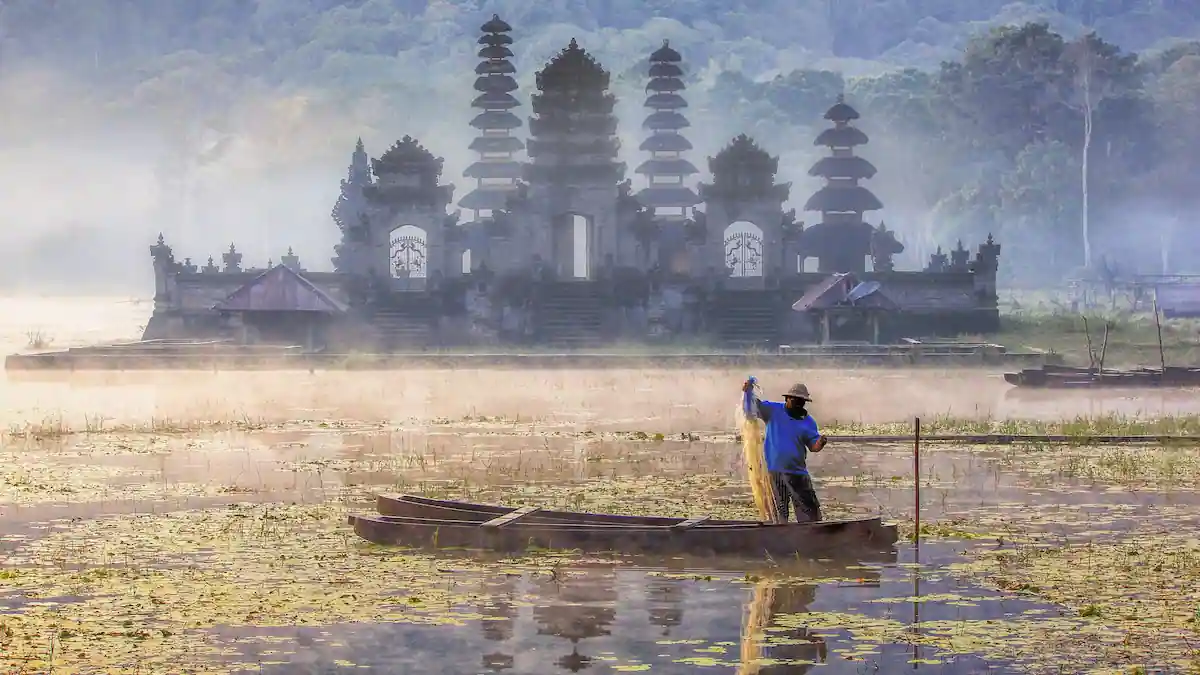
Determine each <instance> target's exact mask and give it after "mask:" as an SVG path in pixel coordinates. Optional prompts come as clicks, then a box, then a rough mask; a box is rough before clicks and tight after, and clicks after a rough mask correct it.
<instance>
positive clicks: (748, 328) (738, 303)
mask: <svg viewBox="0 0 1200 675" xmlns="http://www.w3.org/2000/svg"><path fill="white" fill-rule="evenodd" d="M712 309H713V312H712V314H711V316H712V318H713V321H714V324H715V325H714V326H713V328H714V332H715V333H716V335H715V337H716V339H717V340H718V341H719V342H720V343H722V344H724V345H727V346H731V347H740V348H749V347H761V348H766V349H770V350H774V349H776V348H777V347H778V346H779V340H780V332H781V330H780V328H781V326H782V324H783V316H782V312H783V310H782V309H781V308H780V306H779V304H778V299H777V298H776V296H775V294H773V293H762V292H753V291H726V292H724V293H721V294H719V295H718V296H717V297H716V298H714V306H713V308H712Z"/></svg>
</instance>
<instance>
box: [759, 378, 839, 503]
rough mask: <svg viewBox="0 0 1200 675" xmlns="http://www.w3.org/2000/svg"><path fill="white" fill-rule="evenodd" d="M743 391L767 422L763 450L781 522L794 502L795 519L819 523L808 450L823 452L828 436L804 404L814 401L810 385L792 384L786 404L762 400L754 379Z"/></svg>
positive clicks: (784, 399) (785, 396) (787, 394)
mask: <svg viewBox="0 0 1200 675" xmlns="http://www.w3.org/2000/svg"><path fill="white" fill-rule="evenodd" d="M742 391H743V392H746V393H749V394H750V395H751V397H752V398H751V400H752V401H753V404H754V405H755V406H756V408H757V410H756V411H753V412H757V413H758V416H759V418H761V419H762V420H763V421H764V422H766V425H767V431H766V437H765V439H764V443H763V451H764V453H765V454H766V459H767V472H768V473H769V474H770V476H771V481H772V482H773V483H774V485H775V503H776V504H777V505H778V507H779V522H781V523H786V522H787V521H788V515H789V511H790V510H791V505H792V503H795V505H796V521H797V522H805V520H803V519H802V516H804V517H807V520H808V521H811V522H816V521H819V520H820V519H821V502H820V501H819V500H818V499H817V491H816V490H815V489H813V483H812V476H810V475H809V474H808V463H807V459H808V453H809V452H820V451H821V450H822V449H823V448H824V447H825V440H826V439H825V437H824V436H822V435H821V432H820V431H818V430H817V423H816V422H815V421H814V420H813V418H812V416H810V415H809V414H808V411H807V410H805V409H804V406H805V404H807V403H808V402H809V401H811V400H812V397H811V396H809V394H808V387H806V386H804V385H803V384H796V385H793V386H792V388H791V389H789V390H788V392H787V393H786V394H784V395H783V403H776V402H774V401H760V400H759V399H758V398H757V397H755V396H754V395H753V394H754V382H753V381H751V380H747V381H746V383H745V385H743V386H742Z"/></svg>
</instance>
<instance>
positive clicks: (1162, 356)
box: [1154, 288, 1167, 379]
mask: <svg viewBox="0 0 1200 675" xmlns="http://www.w3.org/2000/svg"><path fill="white" fill-rule="evenodd" d="M1154 328H1155V329H1156V330H1157V331H1158V363H1159V365H1160V366H1162V374H1163V378H1164V379H1165V378H1166V376H1167V353H1166V351H1165V350H1164V349H1163V340H1162V322H1161V321H1159V319H1158V289H1157V288H1156V289H1154Z"/></svg>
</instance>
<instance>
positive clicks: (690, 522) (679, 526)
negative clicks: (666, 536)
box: [671, 515, 712, 530]
mask: <svg viewBox="0 0 1200 675" xmlns="http://www.w3.org/2000/svg"><path fill="white" fill-rule="evenodd" d="M709 518H712V516H711V515H703V516H696V517H695V518H688V519H687V520H685V521H683V522H682V523H676V524H674V525H672V526H671V529H672V530H690V529H692V528H693V527H695V526H697V525H699V524H700V523H703V522H704V521H706V520H708V519H709Z"/></svg>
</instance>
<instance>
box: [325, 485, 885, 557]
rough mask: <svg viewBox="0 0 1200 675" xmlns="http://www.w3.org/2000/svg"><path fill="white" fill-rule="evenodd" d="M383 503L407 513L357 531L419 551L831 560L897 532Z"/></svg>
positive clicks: (847, 525)
mask: <svg viewBox="0 0 1200 675" xmlns="http://www.w3.org/2000/svg"><path fill="white" fill-rule="evenodd" d="M380 503H381V504H383V506H382V507H381V510H382V509H389V510H392V511H393V512H400V511H406V513H405V514H404V515H387V514H384V515H352V516H350V518H349V522H350V524H351V525H352V526H353V527H354V531H355V533H356V534H358V535H359V536H360V537H362V538H363V539H366V540H367V541H370V542H373V543H376V544H383V545H392V546H410V547H414V548H429V547H432V548H461V549H481V550H491V551H504V552H517V551H525V550H529V549H559V550H581V551H587V552H594V553H600V552H605V553H626V554H650V555H654V554H680V555H727V556H746V555H750V556H758V555H764V554H765V555H770V556H773V557H790V556H796V555H799V556H802V557H830V558H832V557H838V556H839V555H858V554H860V553H864V552H868V551H877V552H885V551H888V552H890V551H891V550H892V545H893V544H895V543H896V539H897V534H896V527H895V526H894V525H885V524H884V523H883V522H882V521H881V520H880V519H879V518H864V519H859V520H842V521H822V522H819V523H786V524H779V525H776V524H770V523H760V522H757V521H732V520H712V519H708V518H706V517H703V516H701V517H697V518H656V517H640V516H616V515H605V514H588V513H571V512H566V511H541V510H536V509H532V508H530V507H525V508H521V509H517V508H513V507H507V506H487V505H483V504H469V503H464V502H446V501H440V500H428V499H423V498H420V497H412V496H407V495H405V496H387V498H386V499H384V500H381V501H380Z"/></svg>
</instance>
